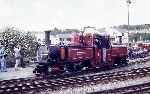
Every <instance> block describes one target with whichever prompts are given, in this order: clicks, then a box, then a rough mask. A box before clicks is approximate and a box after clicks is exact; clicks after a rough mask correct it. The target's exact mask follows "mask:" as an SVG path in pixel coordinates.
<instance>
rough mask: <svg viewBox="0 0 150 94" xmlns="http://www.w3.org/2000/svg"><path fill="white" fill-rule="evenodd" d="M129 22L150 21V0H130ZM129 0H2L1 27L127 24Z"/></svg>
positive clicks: (72, 26) (79, 26)
mask: <svg viewBox="0 0 150 94" xmlns="http://www.w3.org/2000/svg"><path fill="white" fill-rule="evenodd" d="M131 1H132V4H131V5H130V24H149V23H150V13H149V9H150V6H149V4H150V0H131ZM127 21H128V20H127V4H126V0H0V28H1V27H5V26H14V27H17V28H20V29H24V30H32V31H44V30H49V29H52V28H55V27H57V28H60V29H67V28H77V29H82V28H83V27H84V26H94V27H98V28H101V27H108V26H114V25H122V24H127Z"/></svg>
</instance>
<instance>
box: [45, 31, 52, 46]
mask: <svg viewBox="0 0 150 94" xmlns="http://www.w3.org/2000/svg"><path fill="white" fill-rule="evenodd" d="M44 32H45V44H46V45H47V46H48V45H49V44H51V40H50V32H51V31H50V30H48V31H44Z"/></svg>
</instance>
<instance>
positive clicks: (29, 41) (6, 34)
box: [0, 28, 37, 66]
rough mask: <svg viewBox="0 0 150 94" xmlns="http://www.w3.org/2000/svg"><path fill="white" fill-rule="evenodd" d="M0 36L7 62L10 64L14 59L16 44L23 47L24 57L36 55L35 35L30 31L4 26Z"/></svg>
mask: <svg viewBox="0 0 150 94" xmlns="http://www.w3.org/2000/svg"><path fill="white" fill-rule="evenodd" d="M0 38H1V42H2V43H3V45H4V46H5V50H6V54H7V58H8V59H7V63H8V64H9V65H10V66H11V64H10V62H12V61H13V60H14V59H13V58H14V47H15V46H16V45H18V44H19V45H21V46H22V48H23V49H24V57H25V58H30V57H34V56H35V55H36V47H37V42H36V37H35V36H34V35H33V34H32V33H31V32H21V31H20V30H17V29H14V28H6V29H5V30H4V31H3V32H1V34H0ZM12 65H13V64H12Z"/></svg>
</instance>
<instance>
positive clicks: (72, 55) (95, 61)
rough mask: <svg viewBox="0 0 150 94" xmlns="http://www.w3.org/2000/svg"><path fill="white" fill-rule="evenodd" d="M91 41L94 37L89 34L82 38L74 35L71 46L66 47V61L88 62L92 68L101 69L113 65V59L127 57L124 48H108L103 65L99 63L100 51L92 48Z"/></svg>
mask: <svg viewBox="0 0 150 94" xmlns="http://www.w3.org/2000/svg"><path fill="white" fill-rule="evenodd" d="M81 38H82V39H83V41H82V42H81V40H80V39H81ZM93 40H94V35H91V34H87V35H83V36H81V35H80V36H79V35H75V36H74V37H73V39H71V43H72V44H71V45H70V46H68V47H67V49H68V52H67V54H68V57H67V58H66V60H67V61H69V62H73V63H74V62H77V61H85V60H90V62H91V65H92V66H93V67H101V66H105V65H113V63H114V59H116V58H117V57H125V56H127V48H126V47H120V46H118V47H117V46H116V47H110V48H109V49H107V51H106V63H103V62H101V59H102V55H101V54H102V51H101V49H99V48H97V47H95V46H94V43H93ZM93 49H94V50H93Z"/></svg>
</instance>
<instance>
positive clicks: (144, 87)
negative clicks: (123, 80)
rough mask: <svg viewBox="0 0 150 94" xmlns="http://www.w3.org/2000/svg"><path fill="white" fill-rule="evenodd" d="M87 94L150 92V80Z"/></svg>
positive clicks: (139, 93) (146, 93)
mask: <svg viewBox="0 0 150 94" xmlns="http://www.w3.org/2000/svg"><path fill="white" fill-rule="evenodd" d="M87 94H150V82H148V83H143V84H139V85H133V86H128V87H122V88H117V89H110V90H104V91H99V92H92V93H87Z"/></svg>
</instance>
